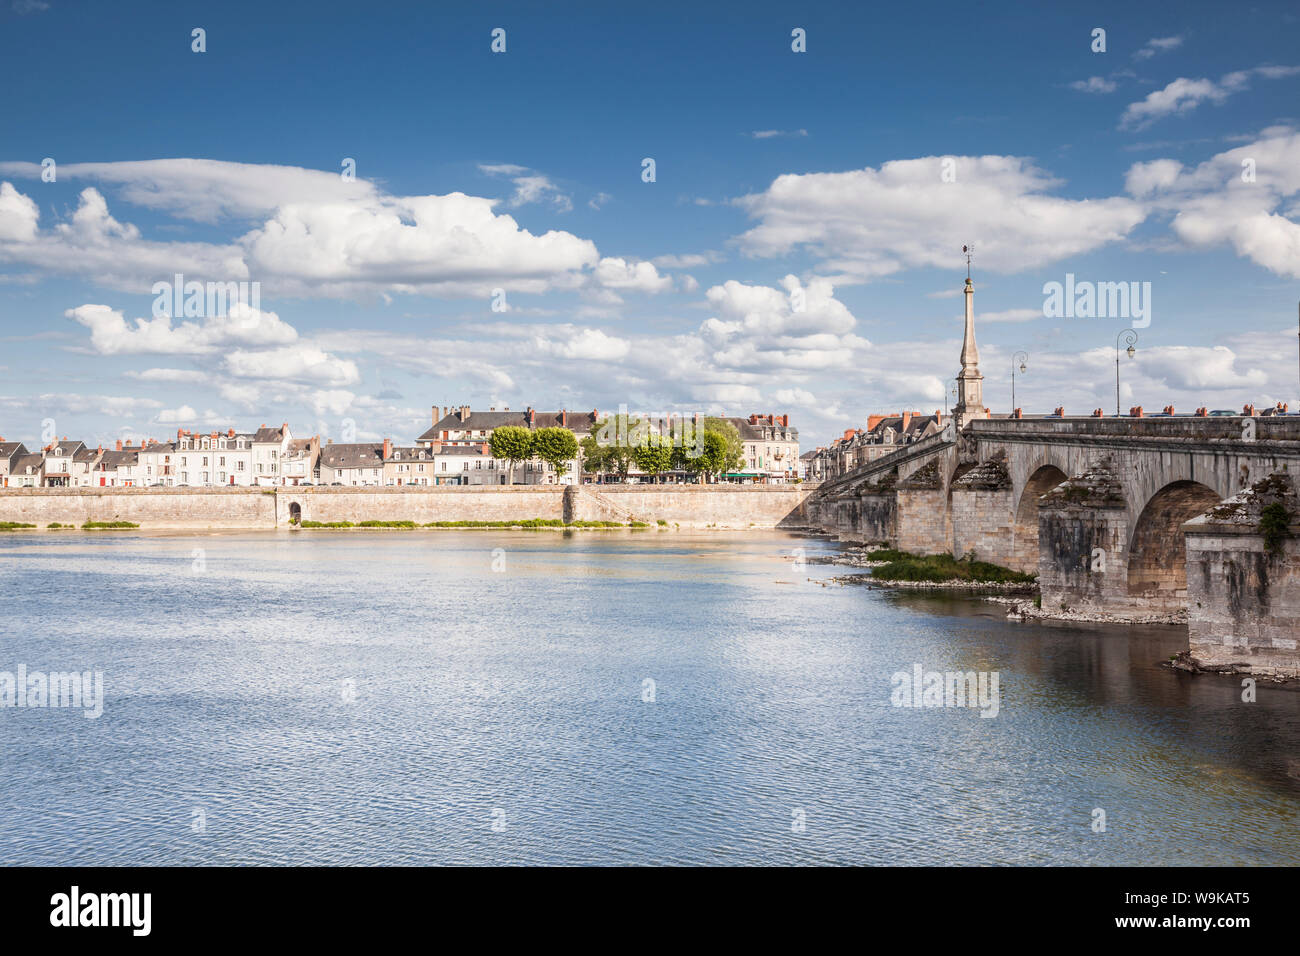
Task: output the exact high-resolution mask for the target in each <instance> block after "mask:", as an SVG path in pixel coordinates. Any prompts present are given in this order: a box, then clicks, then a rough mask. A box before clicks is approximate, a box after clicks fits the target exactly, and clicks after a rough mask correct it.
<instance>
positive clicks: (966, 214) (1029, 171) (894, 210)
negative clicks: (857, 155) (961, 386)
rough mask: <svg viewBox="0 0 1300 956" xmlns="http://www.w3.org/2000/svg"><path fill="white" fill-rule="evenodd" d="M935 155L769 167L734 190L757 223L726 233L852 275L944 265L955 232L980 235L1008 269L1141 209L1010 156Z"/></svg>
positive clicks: (750, 250) (751, 248)
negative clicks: (1066, 185) (1074, 186)
mask: <svg viewBox="0 0 1300 956" xmlns="http://www.w3.org/2000/svg"><path fill="white" fill-rule="evenodd" d="M950 158H951V159H954V160H955V165H954V167H953V168H954V169H955V173H956V181H955V182H944V181H943V179H942V178H941V177H942V175H943V172H944V170H945V165H944V160H945V157H939V156H931V157H927V158H924V159H908V160H897V161H894V162H889V163H885V164H883V165H882V166H881V167H880V168H879V169H873V168H871V167H868V168H866V169H857V170H851V171H849V172H840V173H808V174H790V175H785V176H780V177H778V178H777V179H776V180H775V181H774V182H773V183H772V184H771V186H769V187H768V188H767V190H765V191H764V192H761V193H755V194H752V195H748V196H745V197H742V198H741V199H739V200H737V203H738V204H739V205H740V206H741V208H743V209H745V210H746V211H747V212H748V213H749V215H750V216H751V217H752V218H754V219H757V220H758V225H757V226H755V227H754V228H752V229H750V230H749V231H748V232H745V233H744V234H742V235H741V236H740V237H739V238H738V242H739V245H740V248H741V249H742V250H743V251H744V252H745V253H747V254H748V255H751V256H764V257H774V256H784V255H787V254H789V253H791V252H793V251H794V250H796V249H800V248H803V249H806V250H808V251H809V252H811V253H812V254H813V255H815V256H818V257H819V258H820V259H821V265H820V268H819V271H822V272H829V273H832V274H835V275H836V278H837V280H838V281H840V282H861V281H866V280H869V279H874V278H879V277H881V276H887V275H892V274H894V273H897V272H900V271H902V270H904V269H908V268H917V267H940V268H952V267H953V265H954V263H955V262H956V261H957V260H958V258H959V251H958V250H959V249H960V243H961V238H962V237H965V236H972V235H978V236H979V237H980V262H981V264H982V267H984V268H987V269H990V270H993V271H996V272H1019V271H1023V270H1027V269H1031V268H1035V267H1038V266H1042V265H1044V264H1047V263H1050V262H1054V261H1057V260H1059V259H1063V258H1066V257H1069V256H1073V255H1078V254H1080V253H1084V252H1089V251H1091V250H1093V249H1097V248H1099V247H1101V246H1103V245H1105V244H1107V243H1110V242H1116V241H1119V240H1121V239H1123V238H1125V237H1126V236H1127V235H1128V234H1129V232H1130V231H1131V230H1132V229H1133V228H1134V227H1135V226H1136V225H1137V224H1138V223H1140V222H1142V220H1143V218H1144V217H1145V212H1144V210H1143V208H1142V205H1141V204H1140V203H1138V202H1135V201H1134V200H1132V199H1129V198H1127V197H1109V198H1101V199H1091V200H1075V199H1064V198H1061V197H1057V196H1052V195H1050V194H1049V192H1048V191H1049V190H1050V189H1052V188H1054V187H1056V186H1059V185H1060V182H1059V181H1058V180H1055V179H1053V178H1052V177H1050V176H1049V175H1047V174H1046V173H1045V172H1043V171H1042V170H1039V169H1037V168H1036V167H1035V166H1033V165H1032V164H1031V163H1030V162H1029V161H1028V160H1026V159H1023V158H1019V157H1014V156H962V157H950Z"/></svg>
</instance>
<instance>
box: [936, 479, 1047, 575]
mask: <svg viewBox="0 0 1300 956" xmlns="http://www.w3.org/2000/svg"><path fill="white" fill-rule="evenodd" d="M948 501H949V510H950V512H951V514H952V553H953V555H954V556H955V557H958V558H964V557H965V556H966V555H968V554H969V555H974V557H975V559H976V560H977V561H989V562H992V563H993V564H1001V565H1003V566H1004V567H1014V566H1015V563H1014V556H1015V526H1014V523H1013V515H1014V514H1015V510H1016V502H1015V489H1014V488H1013V487H1012V484H1011V476H1010V475H1009V474H1008V473H1007V467H1006V465H1005V464H1003V463H1002V462H1001V461H986V462H984V463H982V464H979V465H976V466H974V467H973V468H970V469H968V470H967V471H965V472H964V473H962V474H961V476H960V477H958V478H955V479H953V482H952V488H951V491H950V494H949V496H948ZM1037 564H1038V562H1037V555H1035V560H1034V565H1033V566H1032V567H1031V568H1029V569H1028V570H1030V571H1033V570H1036V569H1037Z"/></svg>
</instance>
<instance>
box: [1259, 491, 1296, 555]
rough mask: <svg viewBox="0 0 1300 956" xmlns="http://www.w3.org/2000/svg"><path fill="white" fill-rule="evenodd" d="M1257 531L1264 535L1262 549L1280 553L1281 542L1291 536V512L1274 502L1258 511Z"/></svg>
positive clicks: (1271, 552)
mask: <svg viewBox="0 0 1300 956" xmlns="http://www.w3.org/2000/svg"><path fill="white" fill-rule="evenodd" d="M1259 533H1260V534H1261V535H1263V536H1264V550H1265V551H1267V552H1268V553H1269V554H1274V555H1276V554H1280V553H1281V551H1282V542H1284V541H1286V539H1287V538H1289V537H1291V513H1290V512H1289V511H1287V510H1286V508H1285V506H1283V505H1282V504H1280V503H1276V502H1275V503H1274V504H1271V505H1269V506H1268V507H1267V508H1265V509H1263V510H1262V511H1261V512H1260V513H1259Z"/></svg>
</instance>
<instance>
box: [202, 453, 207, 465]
mask: <svg viewBox="0 0 1300 956" xmlns="http://www.w3.org/2000/svg"><path fill="white" fill-rule="evenodd" d="M207 463H208V456H207V455H204V456H203V464H204V465H205V466H206V465H207Z"/></svg>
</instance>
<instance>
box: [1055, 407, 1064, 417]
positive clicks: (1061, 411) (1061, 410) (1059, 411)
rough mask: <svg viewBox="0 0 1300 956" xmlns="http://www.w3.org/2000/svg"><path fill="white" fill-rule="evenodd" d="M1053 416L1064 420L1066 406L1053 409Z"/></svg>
mask: <svg viewBox="0 0 1300 956" xmlns="http://www.w3.org/2000/svg"><path fill="white" fill-rule="evenodd" d="M1052 414H1053V415H1055V416H1056V417H1057V418H1064V417H1065V406H1063V405H1057V406H1056V408H1054V409H1052Z"/></svg>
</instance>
